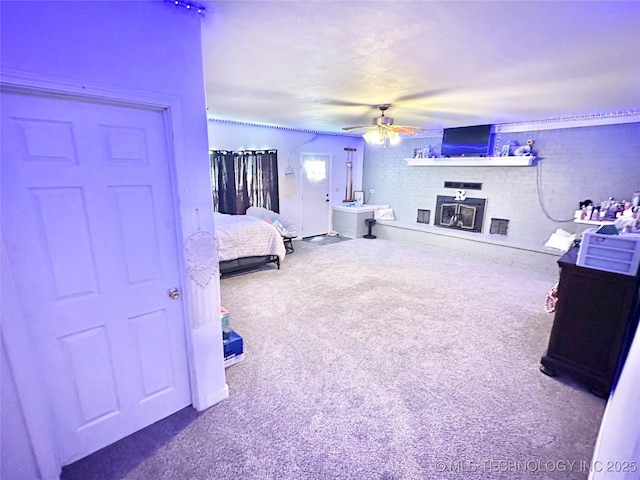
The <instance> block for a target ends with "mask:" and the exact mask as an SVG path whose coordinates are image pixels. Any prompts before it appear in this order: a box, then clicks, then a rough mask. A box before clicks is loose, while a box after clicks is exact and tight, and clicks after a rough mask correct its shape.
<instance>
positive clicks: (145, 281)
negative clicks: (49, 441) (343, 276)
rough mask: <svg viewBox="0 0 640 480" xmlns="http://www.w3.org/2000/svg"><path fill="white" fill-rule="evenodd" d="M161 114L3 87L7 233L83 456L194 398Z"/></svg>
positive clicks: (63, 444)
mask: <svg viewBox="0 0 640 480" xmlns="http://www.w3.org/2000/svg"><path fill="white" fill-rule="evenodd" d="M166 132H167V129H166V128H165V120H164V115H163V113H162V112H161V111H155V110H147V109H142V108H130V107H124V106H119V105H110V104H105V103H100V104H99V103H90V102H84V101H79V100H74V99H70V98H54V97H44V96H35V95H25V94H17V93H3V94H2V214H1V216H2V236H3V240H4V242H5V244H6V247H7V251H8V256H9V263H10V266H11V269H12V271H13V275H14V277H15V279H16V286H17V290H18V294H17V296H18V299H19V302H20V304H21V306H22V309H23V311H24V315H25V316H24V319H7V321H23V322H25V324H26V326H25V328H26V329H27V334H28V335H29V336H30V337H31V340H32V342H33V352H32V353H33V355H35V356H36V357H37V360H38V361H39V364H40V368H41V369H42V372H43V375H42V376H43V378H45V379H46V385H44V387H45V391H47V398H46V399H43V401H48V402H51V406H50V407H51V411H52V419H53V420H52V421H53V425H54V434H55V435H56V439H55V440H56V447H57V448H58V450H59V453H60V457H61V460H62V462H63V464H68V463H71V462H73V461H75V460H77V459H79V458H81V457H83V456H86V455H88V454H90V453H92V452H94V451H96V450H98V449H100V448H102V447H104V446H106V445H108V444H110V443H113V442H114V441H116V440H118V439H120V438H123V437H125V436H127V435H129V434H130V433H132V432H134V431H136V430H139V429H140V428H143V427H145V426H147V425H150V424H151V423H154V422H156V421H158V420H160V419H162V418H164V417H166V416H167V415H170V414H171V413H173V412H175V411H177V410H179V409H181V408H183V407H185V406H187V405H189V404H190V403H191V400H190V390H189V375H188V367H187V352H186V343H185V325H184V318H183V309H182V304H181V303H182V301H181V300H179V299H178V300H176V299H172V298H170V296H169V295H168V293H167V292H168V290H169V289H170V288H173V287H179V280H180V270H179V263H178V258H179V257H178V253H179V252H178V243H177V232H176V215H175V211H176V210H175V205H174V201H173V194H172V182H171V176H170V168H169V165H170V164H169V158H170V156H169V153H168V149H167V138H166V136H167V134H166Z"/></svg>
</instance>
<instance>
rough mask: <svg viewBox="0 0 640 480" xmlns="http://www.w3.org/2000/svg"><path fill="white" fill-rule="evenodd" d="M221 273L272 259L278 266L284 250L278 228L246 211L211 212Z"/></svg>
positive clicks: (246, 268) (263, 263)
mask: <svg viewBox="0 0 640 480" xmlns="http://www.w3.org/2000/svg"><path fill="white" fill-rule="evenodd" d="M214 217H215V218H214V221H215V233H216V242H217V245H218V261H219V262H220V273H221V275H223V276H224V275H225V274H230V273H235V272H239V271H244V270H249V269H256V268H259V267H261V266H263V265H266V264H269V263H275V264H276V266H277V267H278V269H279V268H280V262H281V261H282V260H284V257H285V254H286V251H285V246H284V242H283V241H282V237H281V235H280V233H278V230H277V229H276V228H275V227H274V226H273V225H270V224H269V223H267V222H264V221H262V220H259V219H257V218H255V217H252V216H249V215H228V214H226V213H218V212H215V213H214Z"/></svg>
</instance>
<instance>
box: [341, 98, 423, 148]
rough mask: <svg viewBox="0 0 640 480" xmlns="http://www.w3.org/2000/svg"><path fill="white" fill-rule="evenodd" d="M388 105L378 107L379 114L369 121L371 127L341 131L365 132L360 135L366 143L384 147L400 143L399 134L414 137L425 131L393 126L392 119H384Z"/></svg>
mask: <svg viewBox="0 0 640 480" xmlns="http://www.w3.org/2000/svg"><path fill="white" fill-rule="evenodd" d="M388 108H389V105H388V104H387V105H378V109H379V110H380V112H381V114H380V116H379V117H376V118H374V119H372V120H371V126H368V125H367V126H358V127H344V128H343V130H366V132H365V133H364V134H363V135H362V137H363V138H364V139H365V141H366V142H367V143H371V144H374V145H380V146H382V147H386V146H387V144H390V145H397V144H398V143H400V140H401V137H400V133H402V134H403V135H411V136H413V135H416V134H417V132H419V131H425V129H424V128H421V127H410V126H407V125H394V124H393V118H391V117H385V116H384V112H385V111H386V110H387V109H388Z"/></svg>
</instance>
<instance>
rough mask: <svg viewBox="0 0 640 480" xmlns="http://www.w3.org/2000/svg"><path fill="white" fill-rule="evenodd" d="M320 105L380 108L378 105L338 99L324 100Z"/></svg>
mask: <svg viewBox="0 0 640 480" xmlns="http://www.w3.org/2000/svg"><path fill="white" fill-rule="evenodd" d="M319 103H322V104H323V105H331V106H334V107H368V108H378V107H377V106H376V105H371V104H370V103H360V102H350V101H348V100H337V99H329V100H322V101H320V102H319Z"/></svg>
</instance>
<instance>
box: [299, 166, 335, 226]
mask: <svg viewBox="0 0 640 480" xmlns="http://www.w3.org/2000/svg"><path fill="white" fill-rule="evenodd" d="M300 162H301V166H302V168H301V170H302V182H301V191H300V196H301V204H302V208H301V214H302V228H301V231H302V236H303V237H311V236H314V235H323V234H325V233H327V232H328V231H329V215H330V214H331V198H330V196H329V192H330V185H329V170H330V165H331V156H330V155H313V154H302V155H301V159H300Z"/></svg>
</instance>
